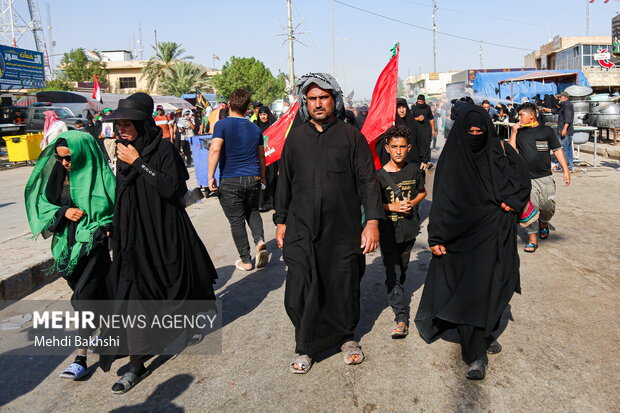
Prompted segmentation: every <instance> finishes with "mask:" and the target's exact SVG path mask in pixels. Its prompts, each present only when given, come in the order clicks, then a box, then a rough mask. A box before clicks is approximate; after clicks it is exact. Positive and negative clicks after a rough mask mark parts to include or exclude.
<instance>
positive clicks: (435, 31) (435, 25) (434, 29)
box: [433, 0, 439, 72]
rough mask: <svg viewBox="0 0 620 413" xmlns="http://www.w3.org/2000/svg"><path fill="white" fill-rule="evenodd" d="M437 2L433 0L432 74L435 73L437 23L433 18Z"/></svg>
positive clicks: (435, 13) (437, 7)
mask: <svg viewBox="0 0 620 413" xmlns="http://www.w3.org/2000/svg"><path fill="white" fill-rule="evenodd" d="M437 2H438V0H433V72H437V23H436V21H435V18H436V17H437V12H438V11H439V6H438V5H437Z"/></svg>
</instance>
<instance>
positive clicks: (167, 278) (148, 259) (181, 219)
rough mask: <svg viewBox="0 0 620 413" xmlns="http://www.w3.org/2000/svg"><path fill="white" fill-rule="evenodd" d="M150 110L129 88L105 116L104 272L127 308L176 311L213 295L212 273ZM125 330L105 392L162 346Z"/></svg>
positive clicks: (134, 379) (127, 385)
mask: <svg viewBox="0 0 620 413" xmlns="http://www.w3.org/2000/svg"><path fill="white" fill-rule="evenodd" d="M152 112H153V99H152V98H151V97H150V96H149V95H147V94H145V93H135V94H133V95H131V96H129V97H128V98H127V99H122V100H121V101H120V102H119V107H118V109H117V110H115V111H114V112H112V114H110V116H109V117H108V119H113V120H115V121H116V123H117V125H118V129H119V133H120V136H121V139H119V143H118V146H117V151H118V163H117V168H118V169H117V198H116V199H117V200H116V208H115V211H114V221H113V228H114V231H113V252H114V255H113V256H114V261H113V264H112V269H111V274H110V275H111V277H113V278H114V279H115V280H116V283H117V285H118V287H117V290H116V294H115V295H116V299H117V300H119V301H123V302H125V303H127V301H126V300H130V301H129V304H127V305H128V306H131V305H132V303H136V302H138V300H140V302H142V303H144V302H151V303H153V302H155V303H157V306H158V308H159V309H161V308H165V311H166V312H168V313H170V314H176V313H177V312H178V311H180V310H181V308H184V305H186V304H185V303H187V302H189V301H190V300H214V299H215V295H214V293H213V283H214V282H215V279H216V278H217V273H216V271H215V267H214V266H213V263H212V262H211V258H210V257H209V254H208V252H207V250H206V248H205V246H204V244H203V243H202V241H201V240H200V238H199V236H198V234H197V233H196V230H195V229H194V227H193V225H192V223H191V221H190V219H189V216H188V215H187V212H186V211H185V208H184V206H183V203H182V202H183V196H184V194H185V193H186V192H187V186H186V184H185V181H186V180H187V179H188V178H189V175H188V173H187V169H186V168H185V165H184V164H183V160H182V159H181V157H180V155H179V153H178V152H177V151H176V150H175V149H174V146H173V145H172V144H171V143H170V142H169V141H167V140H165V139H162V138H161V133H162V132H161V129H160V128H158V127H157V126H156V125H155V122H154V121H153V118H152V116H151V113H152ZM127 311H129V312H131V309H129V310H127ZM125 333H126V334H127V343H128V353H129V355H130V364H129V370H128V372H127V373H125V374H124V375H123V376H122V377H121V378H120V380H119V381H117V382H116V383H115V384H114V386H113V387H112V392H113V393H124V392H126V391H128V390H129V389H131V388H132V387H133V386H134V385H135V384H137V383H138V382H139V381H140V380H141V379H142V378H143V377H145V376H146V375H147V374H148V371H147V370H146V368H145V366H144V362H145V361H146V360H148V358H150V357H151V356H150V355H152V354H158V353H156V352H154V351H157V350H154V349H160V348H161V347H162V345H163V344H166V343H162V336H161V335H160V336H158V339H159V342H157V343H155V341H156V340H155V339H154V338H153V331H149V330H148V329H147V330H131V329H130V330H127V331H126V332H125ZM166 338H167V337H166ZM173 338H174V337H170V340H172V339H173ZM110 364H111V357H107V358H106V357H104V358H103V360H102V368H103V370H104V371H107V370H108V369H109V368H110Z"/></svg>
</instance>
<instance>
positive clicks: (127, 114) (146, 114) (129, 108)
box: [106, 92, 155, 120]
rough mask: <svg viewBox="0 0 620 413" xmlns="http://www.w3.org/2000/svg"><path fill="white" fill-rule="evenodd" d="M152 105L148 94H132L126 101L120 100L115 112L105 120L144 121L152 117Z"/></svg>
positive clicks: (151, 99)
mask: <svg viewBox="0 0 620 413" xmlns="http://www.w3.org/2000/svg"><path fill="white" fill-rule="evenodd" d="M154 105H155V103H154V102H153V98H152V97H151V96H149V95H148V94H146V93H143V92H138V93H134V94H133V95H131V96H129V97H128V98H126V99H121V100H120V101H119V102H118V107H117V108H116V110H114V111H112V113H110V114H109V115H108V116H107V117H106V120H116V119H129V120H145V119H148V118H150V117H151V116H152V114H153V106H154Z"/></svg>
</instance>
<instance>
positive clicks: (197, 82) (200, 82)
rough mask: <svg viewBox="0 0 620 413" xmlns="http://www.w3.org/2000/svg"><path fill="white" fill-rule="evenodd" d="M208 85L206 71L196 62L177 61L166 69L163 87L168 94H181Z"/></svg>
mask: <svg viewBox="0 0 620 413" xmlns="http://www.w3.org/2000/svg"><path fill="white" fill-rule="evenodd" d="M206 87H208V81H207V75H206V73H205V72H204V71H203V70H202V69H201V68H200V66H198V65H197V64H195V63H192V62H185V61H182V60H179V61H176V62H175V63H174V64H173V65H172V66H171V67H169V68H168V69H166V70H165V71H164V77H163V80H162V83H161V88H162V90H163V91H164V93H165V94H167V95H173V96H181V95H182V94H184V93H188V92H193V91H194V90H195V89H196V88H200V89H204V88H206Z"/></svg>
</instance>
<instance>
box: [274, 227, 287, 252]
mask: <svg viewBox="0 0 620 413" xmlns="http://www.w3.org/2000/svg"><path fill="white" fill-rule="evenodd" d="M284 234H286V224H278V226H277V227H276V244H278V247H279V248H282V247H283V246H284Z"/></svg>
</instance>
